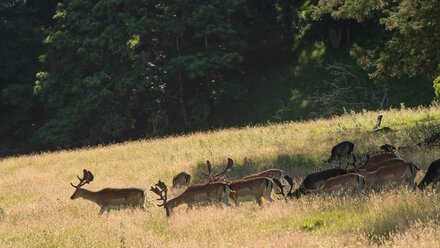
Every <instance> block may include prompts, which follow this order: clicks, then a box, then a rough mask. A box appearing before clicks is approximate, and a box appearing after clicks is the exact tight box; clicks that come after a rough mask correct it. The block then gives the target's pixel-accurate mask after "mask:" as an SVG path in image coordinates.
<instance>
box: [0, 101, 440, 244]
mask: <svg viewBox="0 0 440 248" xmlns="http://www.w3.org/2000/svg"><path fill="white" fill-rule="evenodd" d="M377 114H378V113H376V112H363V113H347V114H345V115H343V116H340V117H334V118H330V119H320V120H315V121H307V122H291V123H283V124H276V125H265V126H259V127H248V128H241V129H227V130H219V131H213V132H207V133H194V134H191V135H187V136H181V137H169V138H163V139H155V140H144V141H138V142H129V143H124V144H118V145H112V146H106V147H93V148H89V149H81V150H72V151H62V152H56V153H46V154H38V155H31V156H21V157H16V158H7V159H3V160H1V161H0V168H1V173H0V234H1V235H0V247H117V246H120V247H162V246H165V247H172V246H183V247H209V246H215V247H237V246H248V247H261V246H269V247H296V246H299V247H317V246H318V247H341V246H348V247H355V246H356V247H357V246H376V245H385V246H399V247H405V246H407V247H412V246H413V243H414V242H417V245H418V246H421V247H436V246H439V245H440V241H439V239H438V235H439V234H440V226H439V224H438V223H439V221H440V216H439V214H438V213H439V212H440V204H439V203H440V196H439V195H438V194H437V193H436V192H432V191H430V190H428V191H427V192H424V193H421V192H411V191H408V190H406V189H399V190H393V191H389V192H385V193H381V194H375V195H370V196H368V197H362V198H351V197H336V198H330V197H316V196H311V197H304V198H301V199H299V200H292V201H290V202H288V203H284V202H283V201H276V202H275V203H272V204H270V205H269V204H267V203H266V202H265V203H264V204H265V206H264V207H263V208H261V209H260V208H258V207H257V205H256V204H255V203H254V202H246V203H243V204H242V205H241V206H240V207H238V208H236V207H231V208H229V207H216V206H208V207H200V208H196V209H193V210H189V211H187V210H186V207H180V208H178V209H176V211H175V213H174V215H173V216H172V217H171V218H166V217H165V211H164V209H163V208H158V207H156V206H155V204H156V201H155V198H156V197H154V196H153V195H152V193H151V192H149V191H147V194H148V201H149V204H147V205H148V210H147V211H145V212H143V211H140V210H138V211H130V210H125V211H117V212H111V213H110V214H109V215H105V214H104V215H102V216H98V211H99V207H98V206H97V205H96V204H94V203H91V202H88V201H85V200H83V199H78V200H75V201H71V200H70V199H69V197H70V195H71V194H72V193H73V191H74V190H73V188H72V187H71V186H70V185H69V182H74V183H76V181H77V179H76V175H77V174H80V173H81V171H82V169H83V168H87V169H89V170H91V171H92V172H93V173H94V174H95V181H94V182H92V183H91V184H90V185H87V186H85V187H86V188H88V189H92V190H98V189H101V188H103V187H141V188H145V189H148V188H149V187H150V186H151V185H153V184H154V183H156V182H157V180H158V179H161V180H163V181H165V183H167V184H168V185H170V184H171V178H172V176H173V175H174V174H176V173H178V172H180V171H183V170H185V171H188V172H189V173H191V174H192V175H193V177H194V181H195V182H201V181H202V180H203V179H202V177H201V171H202V170H204V169H205V167H204V163H205V161H206V160H207V159H209V160H210V161H211V163H212V164H213V165H214V169H215V170H218V169H220V166H223V165H224V164H225V162H226V158H228V157H231V158H233V159H234V161H235V167H234V168H233V169H232V171H231V172H230V173H229V175H228V178H230V179H234V178H239V177H241V176H243V175H246V174H247V173H249V172H254V171H259V170H261V169H264V168H273V167H275V168H281V169H284V170H285V171H286V172H288V173H289V174H290V175H292V176H293V177H295V178H296V179H299V178H301V177H303V176H304V175H306V174H307V173H309V172H312V171H314V170H315V168H316V167H317V166H318V167H321V166H324V164H323V163H322V160H324V159H326V158H328V156H329V151H330V149H331V147H332V146H333V145H334V144H336V143H338V142H340V141H342V140H351V141H353V142H354V143H355V152H356V153H357V154H362V153H365V152H372V151H375V150H377V147H378V146H379V145H381V144H383V143H390V144H393V145H395V146H406V145H413V144H415V143H417V142H420V141H421V140H422V139H423V138H424V137H427V136H429V135H430V134H431V133H434V132H439V131H440V125H438V123H439V120H440V107H439V106H437V105H434V106H431V107H428V108H417V109H400V110H389V111H385V112H384V113H383V114H384V120H383V123H382V125H383V126H389V127H391V128H393V129H394V130H395V131H394V132H391V133H386V134H373V133H372V132H371V129H372V127H373V126H374V123H375V118H376V116H377ZM439 155H440V149H438V148H435V149H430V150H426V149H415V150H412V151H402V152H401V156H402V157H403V158H404V159H406V160H409V161H412V162H414V163H416V164H417V165H418V166H419V167H421V168H422V169H426V168H427V166H428V165H429V163H430V162H431V161H432V160H434V159H437V158H438V157H439ZM422 174H423V171H422V173H420V175H419V176H418V178H417V179H416V181H419V180H420V178H421V175H422ZM170 193H171V195H175V194H177V193H178V192H170Z"/></svg>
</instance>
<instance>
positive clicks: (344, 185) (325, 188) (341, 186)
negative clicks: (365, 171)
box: [308, 173, 365, 196]
mask: <svg viewBox="0 0 440 248" xmlns="http://www.w3.org/2000/svg"><path fill="white" fill-rule="evenodd" d="M364 188H365V178H364V177H363V176H361V175H359V174H356V173H348V174H344V175H340V176H336V177H332V178H329V179H327V180H326V181H325V182H324V184H323V185H322V186H320V187H319V188H318V189H309V190H308V193H312V194H322V193H326V194H340V193H348V192H349V193H352V194H355V193H356V194H358V195H359V196H360V195H362V194H363V190H364Z"/></svg>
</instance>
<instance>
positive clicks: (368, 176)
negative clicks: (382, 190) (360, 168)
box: [358, 171, 376, 184]
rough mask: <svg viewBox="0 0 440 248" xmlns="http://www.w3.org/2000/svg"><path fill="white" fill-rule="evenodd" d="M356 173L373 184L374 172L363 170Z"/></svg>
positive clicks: (374, 181)
mask: <svg viewBox="0 0 440 248" xmlns="http://www.w3.org/2000/svg"><path fill="white" fill-rule="evenodd" d="M358 174H360V175H361V176H363V177H364V178H365V180H366V181H368V182H369V183H373V184H374V183H376V174H374V172H368V171H364V172H358Z"/></svg>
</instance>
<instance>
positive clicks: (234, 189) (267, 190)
mask: <svg viewBox="0 0 440 248" xmlns="http://www.w3.org/2000/svg"><path fill="white" fill-rule="evenodd" d="M233 164H234V162H233V160H232V159H230V158H228V164H227V165H226V166H225V168H224V169H223V171H222V172H220V173H218V174H216V175H212V166H211V163H210V162H209V161H206V165H207V167H208V172H207V173H204V172H202V173H203V175H205V177H207V178H208V180H209V182H215V181H220V180H221V181H224V182H225V183H227V184H228V185H229V187H230V188H231V192H230V193H229V196H230V197H231V198H232V199H233V200H234V202H235V204H236V205H239V198H241V197H246V196H251V197H253V198H255V200H256V202H257V203H258V205H259V206H262V201H261V199H262V197H263V196H264V198H265V199H266V200H267V201H270V202H271V201H273V200H272V198H271V196H270V194H271V193H272V189H273V185H274V183H275V184H277V185H278V187H280V189H281V192H280V193H279V194H282V195H283V196H284V192H283V186H282V184H281V182H280V181H279V180H277V179H276V178H275V179H271V178H268V177H252V178H247V179H241V180H236V181H232V182H229V181H226V180H225V179H224V178H222V177H223V175H224V173H225V172H226V171H227V170H228V169H230V168H232V166H233Z"/></svg>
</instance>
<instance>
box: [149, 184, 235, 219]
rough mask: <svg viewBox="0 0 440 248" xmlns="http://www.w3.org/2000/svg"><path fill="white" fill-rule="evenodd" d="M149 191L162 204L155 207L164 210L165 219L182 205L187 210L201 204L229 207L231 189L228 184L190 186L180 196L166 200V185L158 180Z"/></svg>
mask: <svg viewBox="0 0 440 248" xmlns="http://www.w3.org/2000/svg"><path fill="white" fill-rule="evenodd" d="M150 191H151V192H153V193H155V194H157V195H158V196H159V197H160V198H159V199H157V200H158V201H162V204H158V205H157V206H158V207H164V208H165V211H166V215H167V217H169V216H171V213H172V212H173V209H174V208H176V207H178V206H180V205H182V204H186V205H187V206H188V209H190V208H192V207H193V206H194V205H195V204H197V203H201V202H209V203H211V202H216V203H220V202H223V203H225V204H226V205H230V204H229V193H230V191H231V189H230V187H229V185H228V184H226V183H221V182H213V183H207V184H196V185H191V186H189V187H188V188H187V189H186V190H185V191H183V192H182V193H181V194H180V195H178V196H176V197H174V198H173V199H170V200H168V196H167V193H168V188H167V186H166V184H165V183H164V182H162V181H160V180H159V182H158V183H157V184H156V185H155V187H153V186H151V188H150Z"/></svg>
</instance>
